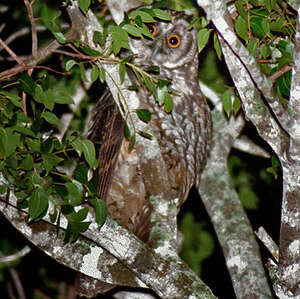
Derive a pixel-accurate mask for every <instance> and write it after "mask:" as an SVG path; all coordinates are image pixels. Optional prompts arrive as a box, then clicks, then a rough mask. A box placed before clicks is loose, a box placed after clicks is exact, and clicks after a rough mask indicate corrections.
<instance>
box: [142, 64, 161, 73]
mask: <svg viewBox="0 0 300 299" xmlns="http://www.w3.org/2000/svg"><path fill="white" fill-rule="evenodd" d="M145 71H146V72H147V73H155V74H159V72H160V69H159V66H157V65H150V66H148V67H147V68H146V69H145Z"/></svg>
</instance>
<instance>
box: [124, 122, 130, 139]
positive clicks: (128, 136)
mask: <svg viewBox="0 0 300 299" xmlns="http://www.w3.org/2000/svg"><path fill="white" fill-rule="evenodd" d="M124 136H125V138H126V139H129V138H130V130H129V127H128V125H127V123H125V127H124Z"/></svg>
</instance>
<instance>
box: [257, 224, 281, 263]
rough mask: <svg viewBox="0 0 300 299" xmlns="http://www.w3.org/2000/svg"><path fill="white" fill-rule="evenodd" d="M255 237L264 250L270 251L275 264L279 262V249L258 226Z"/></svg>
mask: <svg viewBox="0 0 300 299" xmlns="http://www.w3.org/2000/svg"><path fill="white" fill-rule="evenodd" d="M255 234H256V236H257V237H258V239H259V240H261V242H262V243H263V244H264V245H265V246H266V248H267V249H268V250H269V251H270V253H271V254H272V256H273V257H274V259H275V260H276V262H277V263H278V261H279V249H278V246H277V245H276V243H275V242H274V241H273V239H272V238H271V237H270V236H269V235H268V233H267V232H266V230H265V229H264V228H263V227H262V226H260V227H259V228H258V231H256V232H255Z"/></svg>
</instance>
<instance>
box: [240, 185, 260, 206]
mask: <svg viewBox="0 0 300 299" xmlns="http://www.w3.org/2000/svg"><path fill="white" fill-rule="evenodd" d="M239 198H240V201H241V202H242V204H243V206H244V207H245V208H246V209H248V210H255V209H256V208H257V205H258V202H259V199H258V197H257V195H256V194H255V193H254V191H253V190H252V188H251V186H248V185H243V186H241V187H240V188H239Z"/></svg>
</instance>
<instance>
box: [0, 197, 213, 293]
mask: <svg viewBox="0 0 300 299" xmlns="http://www.w3.org/2000/svg"><path fill="white" fill-rule="evenodd" d="M9 202H10V205H7V204H6V203H5V201H2V202H0V209H1V212H2V213H3V214H4V215H5V217H6V218H7V219H8V220H9V221H10V222H11V223H12V224H13V225H14V226H15V227H16V228H17V229H18V230H20V231H21V232H22V233H23V234H24V235H25V236H26V237H27V238H28V239H29V240H30V241H31V242H33V243H34V244H35V245H37V246H38V247H40V248H41V249H42V250H43V251H44V252H45V253H47V254H48V255H50V256H51V257H54V258H55V259H56V260H57V261H60V262H61V263H63V264H65V265H67V266H68V267H71V268H73V269H76V270H77V271H80V272H82V273H85V274H89V275H90V276H92V277H94V278H97V279H101V278H102V277H103V276H102V275H103V272H102V265H98V263H97V262H98V258H99V257H100V258H101V257H102V258H103V257H104V256H102V254H103V252H104V251H108V252H110V253H111V254H112V255H113V256H115V258H117V259H118V261H120V262H121V265H123V267H124V266H125V268H124V269H125V271H126V272H123V273H124V274H125V273H126V274H125V275H124V276H125V277H126V276H127V275H132V274H130V272H133V274H134V275H136V276H137V277H139V278H140V280H137V279H135V278H134V276H132V277H133V280H132V283H133V285H134V282H135V283H137V284H138V285H140V286H145V285H147V286H148V287H150V288H151V289H153V290H154V291H155V292H156V293H157V294H158V295H160V296H161V297H162V298H215V297H214V296H213V294H212V293H211V291H210V290H209V289H208V287H207V286H205V284H204V283H203V282H202V281H201V280H200V279H199V278H198V277H197V275H196V274H195V273H194V272H193V271H191V270H190V269H189V267H188V266H187V265H186V264H185V263H183V262H182V261H180V259H172V258H171V259H165V258H163V257H162V256H160V255H159V254H157V253H155V252H154V250H152V249H150V248H149V247H148V246H147V245H145V244H144V243H143V242H141V241H140V240H139V239H138V238H137V237H135V236H134V235H133V234H132V233H130V232H129V231H127V230H126V229H125V228H123V227H122V226H119V225H118V224H117V223H116V222H115V221H113V220H112V219H110V218H108V219H107V221H106V222H105V224H104V225H103V227H102V228H101V229H100V230H99V229H98V226H97V224H96V221H95V219H93V218H90V219H89V220H92V221H93V223H92V224H91V225H90V227H89V229H88V230H87V231H86V232H84V233H82V234H81V236H80V238H79V239H78V240H77V241H76V242H75V243H72V244H67V245H64V244H63V237H62V231H61V233H60V236H59V237H57V235H56V228H55V226H53V225H52V224H50V220H49V215H48V216H47V217H46V218H45V220H43V221H40V222H38V223H33V224H31V225H28V224H27V222H26V218H27V213H25V212H24V211H19V210H18V209H17V208H16V207H15V206H16V198H15V197H14V195H11V198H10V200H9ZM11 205H12V206H11ZM60 225H61V228H63V229H65V228H66V226H67V221H66V219H64V218H62V221H61V223H60ZM110 266H111V267H112V268H114V265H110ZM126 268H127V269H130V270H126ZM124 269H122V270H121V269H118V268H115V271H116V273H117V272H118V271H124ZM128 271H129V272H128ZM108 274H109V273H106V275H108ZM126 279H128V277H126ZM141 282H144V284H143V283H141ZM184 286H185V287H184ZM189 296H190V297H189Z"/></svg>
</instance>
